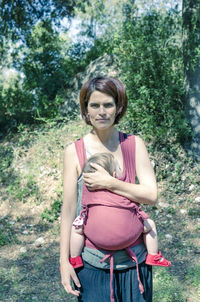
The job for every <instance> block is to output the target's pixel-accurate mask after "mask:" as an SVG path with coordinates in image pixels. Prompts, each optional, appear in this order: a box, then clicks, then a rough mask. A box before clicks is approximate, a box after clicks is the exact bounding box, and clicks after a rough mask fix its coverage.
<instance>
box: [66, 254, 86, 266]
mask: <svg viewBox="0 0 200 302" xmlns="http://www.w3.org/2000/svg"><path fill="white" fill-rule="evenodd" d="M69 262H70V264H71V265H72V266H73V268H78V267H81V266H83V261H82V258H81V256H76V257H70V258H69Z"/></svg>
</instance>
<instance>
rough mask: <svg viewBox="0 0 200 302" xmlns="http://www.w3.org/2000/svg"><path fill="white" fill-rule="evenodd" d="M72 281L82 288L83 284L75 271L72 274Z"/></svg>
mask: <svg viewBox="0 0 200 302" xmlns="http://www.w3.org/2000/svg"><path fill="white" fill-rule="evenodd" d="M71 277H72V280H73V281H74V283H75V284H76V286H77V287H81V284H80V282H79V280H78V277H77V275H76V273H75V271H74V272H73V273H72V274H71Z"/></svg>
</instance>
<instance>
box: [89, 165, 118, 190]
mask: <svg viewBox="0 0 200 302" xmlns="http://www.w3.org/2000/svg"><path fill="white" fill-rule="evenodd" d="M90 165H91V166H92V167H93V168H95V170H96V171H95V172H92V173H83V181H84V182H85V185H86V187H87V188H88V190H90V191H94V190H103V189H108V187H109V186H108V184H109V182H110V181H111V179H112V178H113V177H112V176H111V175H110V174H109V173H108V172H107V171H106V170H105V169H104V168H102V167H101V166H99V165H97V164H94V163H91V164H90Z"/></svg>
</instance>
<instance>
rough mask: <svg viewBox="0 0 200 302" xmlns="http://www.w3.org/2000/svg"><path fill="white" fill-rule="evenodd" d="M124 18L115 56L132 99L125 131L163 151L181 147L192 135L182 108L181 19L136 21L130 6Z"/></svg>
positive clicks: (174, 15) (159, 16) (163, 16)
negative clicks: (174, 145) (177, 144)
mask: <svg viewBox="0 0 200 302" xmlns="http://www.w3.org/2000/svg"><path fill="white" fill-rule="evenodd" d="M124 13H125V16H126V19H125V22H124V25H123V29H122V32H120V33H118V34H116V36H115V41H116V42H115V43H116V46H115V50H114V53H115V55H116V56H117V58H118V64H119V67H120V69H121V70H122V73H121V78H122V80H123V81H124V82H125V84H126V87H127V92H128V97H129V107H128V112H127V116H126V117H127V118H126V122H125V127H127V128H131V129H133V131H134V132H136V133H139V134H142V136H143V137H144V138H145V139H146V140H150V139H151V140H152V137H153V140H155V143H156V144H159V145H160V146H163V145H166V144H167V143H169V141H171V142H173V141H177V142H181V143H182V142H184V141H185V140H186V139H188V137H189V136H190V130H189V127H188V124H187V121H186V118H185V114H184V104H183V96H184V92H185V90H184V81H183V63H182V52H181V16H180V15H179V13H178V12H177V11H176V10H174V11H169V12H165V13H161V12H154V11H152V12H151V13H149V14H147V15H141V16H138V15H137V11H136V10H134V9H133V8H132V6H131V4H129V5H128V4H126V6H125V10H124Z"/></svg>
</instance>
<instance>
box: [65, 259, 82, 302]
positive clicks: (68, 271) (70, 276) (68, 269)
mask: <svg viewBox="0 0 200 302" xmlns="http://www.w3.org/2000/svg"><path fill="white" fill-rule="evenodd" d="M71 280H73V281H74V283H75V284H76V286H77V287H81V285H80V282H79V280H78V278H77V275H76V273H75V271H74V269H73V267H72V266H71V264H70V263H67V262H66V263H65V264H63V265H62V266H61V282H62V285H63V286H64V288H65V290H66V292H67V293H68V294H72V295H74V296H77V297H78V296H79V294H80V292H79V291H78V290H75V289H73V288H72V286H71Z"/></svg>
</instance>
